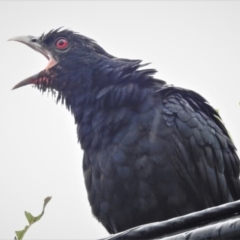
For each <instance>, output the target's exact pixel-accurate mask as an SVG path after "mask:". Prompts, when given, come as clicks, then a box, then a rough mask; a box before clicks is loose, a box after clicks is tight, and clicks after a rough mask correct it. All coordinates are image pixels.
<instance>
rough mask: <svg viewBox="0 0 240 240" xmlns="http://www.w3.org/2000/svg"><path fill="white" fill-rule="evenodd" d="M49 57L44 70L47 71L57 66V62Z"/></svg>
mask: <svg viewBox="0 0 240 240" xmlns="http://www.w3.org/2000/svg"><path fill="white" fill-rule="evenodd" d="M49 57H50V59H49V61H48V64H47V66H46V68H45V70H48V69H49V68H51V67H53V66H54V65H56V64H57V61H56V60H55V59H54V58H53V57H52V56H49Z"/></svg>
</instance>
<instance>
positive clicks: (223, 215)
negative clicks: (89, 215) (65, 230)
mask: <svg viewBox="0 0 240 240" xmlns="http://www.w3.org/2000/svg"><path fill="white" fill-rule="evenodd" d="M239 215H240V201H235V202H232V203H228V204H223V205H221V206H218V207H213V208H209V209H206V210H202V211H199V212H195V213H191V214H187V215H184V216H182V217H177V218H173V219H170V220H167V221H162V222H156V223H150V224H145V225H142V226H138V227H135V228H131V229H129V230H126V231H124V232H121V233H118V234H115V235H112V236H110V237H107V238H105V239H102V240H119V239H154V238H158V239H159V238H167V239H169V240H170V239H188V240H190V239H220V238H221V239H240V216H239ZM196 228H197V229H196ZM206 237H207V238H206Z"/></svg>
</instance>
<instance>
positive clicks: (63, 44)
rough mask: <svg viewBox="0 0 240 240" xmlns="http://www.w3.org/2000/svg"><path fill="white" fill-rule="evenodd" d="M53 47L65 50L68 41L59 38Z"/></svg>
mask: <svg viewBox="0 0 240 240" xmlns="http://www.w3.org/2000/svg"><path fill="white" fill-rule="evenodd" d="M55 46H56V48H58V49H66V48H68V41H67V39H65V38H60V39H58V40H57V41H56V43H55Z"/></svg>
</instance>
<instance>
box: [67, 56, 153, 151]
mask: <svg viewBox="0 0 240 240" xmlns="http://www.w3.org/2000/svg"><path fill="white" fill-rule="evenodd" d="M139 63H140V62H139V61H130V60H125V61H124V60H111V61H106V62H104V61H99V62H98V63H97V66H94V67H91V68H90V69H87V70H86V69H85V73H86V72H87V73H88V74H87V75H88V78H87V79H86V77H85V78H84V79H81V73H79V74H77V73H76V74H74V75H73V76H74V77H76V76H77V77H78V78H79V79H72V80H71V81H73V82H74V81H78V82H79V84H78V87H76V88H74V89H71V91H68V90H66V91H64V92H63V95H64V99H65V103H66V106H67V108H68V109H69V110H70V111H71V112H72V113H73V115H74V118H75V123H76V125H77V133H78V134H77V135H78V138H79V141H80V142H81V146H82V148H83V149H84V150H87V149H89V148H90V149H91V150H92V149H93V148H98V147H103V146H102V144H103V136H107V135H108V134H111V132H110V131H112V130H111V129H117V128H118V125H120V124H123V121H130V120H131V119H130V118H129V119H127V120H126V119H125V120H124V119H120V120H119V116H118V113H120V112H122V114H123V115H124V117H125V116H127V113H126V114H125V112H126V109H127V108H132V109H133V108H135V107H136V106H137V105H138V104H139V103H140V102H142V101H144V95H145V96H146V94H145V93H144V91H151V88H148V87H146V85H147V83H146V82H147V81H152V80H153V78H152V77H151V74H153V73H154V70H151V69H150V70H138V67H139V66H140V65H139ZM84 76H86V74H84ZM124 117H123V118H124ZM115 118H116V119H115ZM126 118H127V117H126ZM108 121H110V122H111V124H112V125H111V126H110V124H109V123H108ZM108 139H110V138H108ZM100 145H101V146H100Z"/></svg>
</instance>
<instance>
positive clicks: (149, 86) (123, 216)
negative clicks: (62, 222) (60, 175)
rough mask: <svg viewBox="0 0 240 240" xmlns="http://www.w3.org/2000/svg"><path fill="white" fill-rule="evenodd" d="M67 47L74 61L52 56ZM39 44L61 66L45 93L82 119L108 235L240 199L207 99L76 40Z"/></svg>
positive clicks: (228, 145)
mask: <svg viewBox="0 0 240 240" xmlns="http://www.w3.org/2000/svg"><path fill="white" fill-rule="evenodd" d="M59 37H64V38H66V39H67V40H68V41H69V44H70V49H69V50H68V51H66V52H56V51H55V50H54V49H53V47H52V43H54V41H55V40H56V39H57V38H59ZM39 42H41V44H42V45H43V46H44V47H46V48H48V50H49V49H50V50H51V51H52V53H53V56H56V57H57V58H58V60H59V62H58V64H57V65H56V66H54V67H53V68H51V69H50V70H49V73H47V74H48V77H49V78H52V79H51V80H52V81H51V85H49V86H47V87H49V88H50V89H54V90H57V91H58V99H60V100H61V99H62V100H63V102H64V103H65V104H66V106H67V108H68V109H69V110H70V111H71V112H72V113H73V115H74V118H75V122H76V124H77V136H78V140H79V141H80V143H81V146H82V149H83V151H84V159H83V172H84V177H85V184H86V189H87V192H88V198H89V202H90V205H91V207H92V212H93V214H94V215H95V217H96V218H97V219H98V220H99V221H100V222H101V223H102V224H103V225H104V226H105V228H106V229H107V230H108V231H109V232H110V233H116V232H119V231H123V230H126V229H128V228H131V227H134V226H137V225H141V224H145V223H150V222H155V221H162V220H166V219H170V218H173V217H176V216H180V215H184V214H188V213H191V212H195V211H199V210H202V209H205V208H208V207H213V206H216V205H220V204H223V203H227V202H231V201H233V200H237V199H239V198H240V184H239V159H238V157H237V155H236V151H235V147H234V145H233V143H232V141H231V139H230V137H229V135H228V133H227V130H226V128H225V127H224V125H223V123H222V121H221V119H220V116H219V115H218V113H217V112H216V111H215V110H214V109H213V108H212V107H211V106H210V105H209V104H208V103H207V101H206V100H205V99H204V98H203V97H201V96H200V95H199V94H197V93H195V92H193V91H190V90H187V89H182V88H178V87H174V86H170V85H167V84H166V83H165V82H164V81H162V80H157V79H154V77H153V76H152V75H153V74H154V73H155V72H156V71H155V70H153V69H141V64H140V63H141V61H139V60H128V59H118V58H115V57H113V56H112V55H110V54H108V53H107V52H105V50H103V49H102V48H101V47H100V46H99V45H97V43H96V42H95V41H93V40H91V39H89V38H86V37H84V36H82V35H79V34H76V33H74V32H71V31H68V30H62V31H59V30H57V31H51V32H50V33H48V34H46V35H42V36H41V37H40V39H39ZM50 50H49V51H50ZM142 66H143V65H142ZM38 87H39V88H40V89H41V90H43V91H44V90H45V88H42V87H41V86H38Z"/></svg>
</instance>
